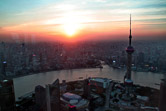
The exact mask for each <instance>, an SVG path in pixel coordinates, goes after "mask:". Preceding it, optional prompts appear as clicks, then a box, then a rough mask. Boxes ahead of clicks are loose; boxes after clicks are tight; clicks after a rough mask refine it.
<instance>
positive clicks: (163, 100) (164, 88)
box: [159, 75, 166, 111]
mask: <svg viewBox="0 0 166 111" xmlns="http://www.w3.org/2000/svg"><path fill="white" fill-rule="evenodd" d="M159 109H160V111H166V75H165V77H164V79H163V81H162V82H161V84H160V101H159Z"/></svg>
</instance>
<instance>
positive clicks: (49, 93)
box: [46, 79, 60, 111]
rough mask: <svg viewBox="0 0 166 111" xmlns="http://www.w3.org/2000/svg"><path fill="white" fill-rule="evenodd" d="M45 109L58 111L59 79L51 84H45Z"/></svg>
mask: <svg viewBox="0 0 166 111" xmlns="http://www.w3.org/2000/svg"><path fill="white" fill-rule="evenodd" d="M46 102H47V111H60V85H59V79H57V80H56V81H55V82H54V83H53V84H51V85H50V84H49V85H46Z"/></svg>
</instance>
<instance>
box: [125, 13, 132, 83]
mask: <svg viewBox="0 0 166 111" xmlns="http://www.w3.org/2000/svg"><path fill="white" fill-rule="evenodd" d="M131 39H132V35H131V15H130V35H129V46H128V47H127V49H126V52H127V59H128V61H127V72H126V75H125V81H124V82H125V84H127V85H130V84H133V81H132V80H131V64H132V53H133V52H134V48H133V47H132V46H131Z"/></svg>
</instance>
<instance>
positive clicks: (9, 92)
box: [0, 80, 15, 111]
mask: <svg viewBox="0 0 166 111" xmlns="http://www.w3.org/2000/svg"><path fill="white" fill-rule="evenodd" d="M14 110H15V95H14V85H13V80H2V81H0V111H14Z"/></svg>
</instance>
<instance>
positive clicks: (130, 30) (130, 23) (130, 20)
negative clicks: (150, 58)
mask: <svg viewBox="0 0 166 111" xmlns="http://www.w3.org/2000/svg"><path fill="white" fill-rule="evenodd" d="M131 38H132V36H131V14H130V35H129V46H131Z"/></svg>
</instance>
